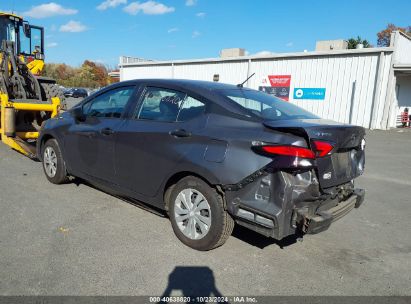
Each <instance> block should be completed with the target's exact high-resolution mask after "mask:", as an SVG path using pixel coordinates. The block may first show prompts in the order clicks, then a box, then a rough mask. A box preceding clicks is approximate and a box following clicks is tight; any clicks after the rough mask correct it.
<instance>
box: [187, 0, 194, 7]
mask: <svg viewBox="0 0 411 304" xmlns="http://www.w3.org/2000/svg"><path fill="white" fill-rule="evenodd" d="M196 4H197V0H186V5H187V6H193V5H196Z"/></svg>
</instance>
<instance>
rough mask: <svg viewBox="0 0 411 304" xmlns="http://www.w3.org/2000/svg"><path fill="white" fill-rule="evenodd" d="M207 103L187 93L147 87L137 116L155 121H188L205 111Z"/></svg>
mask: <svg viewBox="0 0 411 304" xmlns="http://www.w3.org/2000/svg"><path fill="white" fill-rule="evenodd" d="M204 110H205V104H204V103H203V102H201V101H199V100H197V99H195V98H193V97H191V96H188V95H187V93H184V92H180V91H176V90H172V89H164V88H156V87H147V88H146V90H145V92H144V93H143V98H142V102H141V106H140V109H139V111H138V112H137V113H136V115H135V118H137V119H145V120H154V121H166V122H176V121H187V120H190V119H193V118H195V117H198V116H200V115H201V114H202V113H204Z"/></svg>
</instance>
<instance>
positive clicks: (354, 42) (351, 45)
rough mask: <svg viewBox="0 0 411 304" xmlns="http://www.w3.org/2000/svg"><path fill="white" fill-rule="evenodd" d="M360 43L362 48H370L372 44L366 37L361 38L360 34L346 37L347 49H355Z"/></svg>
mask: <svg viewBox="0 0 411 304" xmlns="http://www.w3.org/2000/svg"><path fill="white" fill-rule="evenodd" d="M359 44H362V45H363V46H364V48H370V47H372V45H371V44H370V43H369V42H368V40H366V39H362V38H361V37H360V36H357V38H350V39H348V48H349V49H356V48H357V45H359Z"/></svg>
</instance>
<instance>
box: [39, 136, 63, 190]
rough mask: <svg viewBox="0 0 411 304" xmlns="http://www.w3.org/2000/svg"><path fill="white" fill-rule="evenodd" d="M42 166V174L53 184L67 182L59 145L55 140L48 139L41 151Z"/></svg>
mask: <svg viewBox="0 0 411 304" xmlns="http://www.w3.org/2000/svg"><path fill="white" fill-rule="evenodd" d="M41 153H42V158H41V159H42V164H43V170H44V174H45V175H46V177H47V179H48V180H49V181H50V182H51V183H53V184H57V185H59V184H64V183H67V182H68V180H69V179H68V176H67V170H66V164H65V162H64V159H63V155H62V153H61V150H60V147H59V144H58V143H57V141H56V140H55V139H49V140H48V141H47V142H46V143H45V144H44V146H43V149H42V152H41Z"/></svg>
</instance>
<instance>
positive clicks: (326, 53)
mask: <svg viewBox="0 0 411 304" xmlns="http://www.w3.org/2000/svg"><path fill="white" fill-rule="evenodd" d="M393 51H394V48H393V47H378V48H365V49H350V50H333V51H324V52H320V51H313V52H297V53H278V54H271V55H265V56H241V57H230V58H205V59H186V60H166V61H141V59H140V58H137V59H136V61H135V62H133V61H132V60H130V58H132V57H129V56H122V57H120V64H119V66H120V67H129V66H150V65H170V64H175V65H178V64H186V63H193V64H195V63H213V62H235V61H237V62H238V61H248V60H270V59H279V58H291V57H296V58H298V57H299V58H303V57H319V56H342V55H362V54H364V55H365V54H372V53H381V52H393ZM123 58H124V59H125V60H123Z"/></svg>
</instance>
